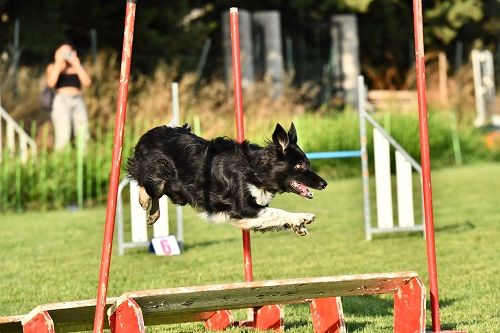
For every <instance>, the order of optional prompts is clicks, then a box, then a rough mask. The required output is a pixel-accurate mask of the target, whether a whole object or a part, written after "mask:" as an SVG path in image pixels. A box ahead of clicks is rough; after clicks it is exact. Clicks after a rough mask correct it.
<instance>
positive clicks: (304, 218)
mask: <svg viewBox="0 0 500 333" xmlns="http://www.w3.org/2000/svg"><path fill="white" fill-rule="evenodd" d="M315 218H316V215H314V214H311V213H295V214H294V216H293V219H292V223H291V225H290V228H291V229H292V231H293V232H294V233H295V234H297V235H299V236H306V235H307V229H306V228H305V226H304V225H306V224H310V223H312V222H313V221H314V219H315Z"/></svg>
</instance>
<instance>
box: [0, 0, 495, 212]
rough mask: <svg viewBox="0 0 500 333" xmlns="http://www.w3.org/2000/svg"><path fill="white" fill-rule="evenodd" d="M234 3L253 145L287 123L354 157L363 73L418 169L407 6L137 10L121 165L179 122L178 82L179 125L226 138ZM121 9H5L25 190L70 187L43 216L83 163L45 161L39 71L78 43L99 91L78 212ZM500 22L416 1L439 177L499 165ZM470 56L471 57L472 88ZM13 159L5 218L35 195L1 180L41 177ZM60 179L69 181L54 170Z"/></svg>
mask: <svg viewBox="0 0 500 333" xmlns="http://www.w3.org/2000/svg"><path fill="white" fill-rule="evenodd" d="M230 5H237V6H238V7H239V9H240V34H241V37H240V38H241V48H242V62H243V84H244V93H245V95H244V102H245V111H246V128H247V137H248V138H250V139H252V140H254V141H257V142H260V143H262V142H263V141H264V139H265V138H266V137H269V135H270V133H271V132H270V131H271V129H272V128H273V126H274V123H275V122H276V121H282V122H285V123H289V122H291V121H292V120H293V121H296V122H297V123H299V127H301V126H302V128H300V130H299V137H300V136H301V134H302V138H301V140H302V141H301V145H302V146H303V147H304V149H305V150H306V151H321V150H323V151H325V150H327V151H328V150H335V149H350V148H352V147H356V146H359V135H358V132H357V127H356V126H357V120H356V119H357V118H356V117H357V116H356V112H355V111H356V86H355V82H356V77H357V75H363V76H364V77H365V82H366V85H367V89H368V103H369V108H370V110H371V111H373V112H374V113H375V116H376V117H379V118H380V119H381V121H382V122H383V123H384V126H385V127H386V129H387V130H388V131H389V132H390V133H391V134H392V135H393V136H395V137H396V138H397V139H398V140H400V141H401V142H402V144H403V145H404V146H405V148H406V149H408V150H409V151H410V152H411V153H412V154H413V156H414V157H415V158H417V159H418V158H419V147H418V136H417V131H418V127H417V123H416V121H414V120H415V119H416V118H415V117H416V94H415V74H414V72H415V71H414V48H413V26H412V24H413V23H412V22H413V20H412V9H411V2H408V1H401V0H390V1H387V0H363V1H353V0H341V1H333V0H330V1H321V2H318V1H311V0H297V1H279V0H274V1H273V0H268V1H235V2H229V3H228V2H227V1H183V2H171V1H168V2H166V1H158V0H156V1H155V0H152V1H141V2H140V4H139V6H138V10H137V17H136V26H135V35H134V46H133V48H134V49H133V56H132V74H131V75H132V82H131V85H130V87H129V89H130V95H129V108H128V123H127V137H126V142H125V143H126V146H125V150H124V155H125V157H126V156H128V155H129V154H130V153H131V151H132V149H133V145H134V143H135V142H136V141H137V138H138V137H139V136H140V135H141V134H142V133H143V132H144V131H145V130H146V129H148V128H151V127H153V126H156V125H158V124H162V123H166V122H167V121H168V120H169V119H170V118H171V117H172V116H171V109H172V103H171V83H172V82H174V81H176V82H179V85H180V109H181V122H189V123H191V124H192V125H193V126H194V127H195V129H196V131H197V133H198V134H201V135H203V136H205V137H212V136H215V135H228V136H232V135H233V133H234V124H233V121H232V117H233V116H232V113H233V109H232V108H233V104H232V82H231V72H230V70H231V69H230V58H229V55H230V54H229V50H230V46H229V34H228V26H227V24H228V18H227V15H225V14H227V10H228V8H229V6H230ZM124 8H125V7H124V6H123V3H122V2H121V1H112V2H110V1H100V0H89V1H85V2H82V1H68V0H64V1H63V0H52V1H44V2H39V1H29V0H24V1H14V0H11V1H9V0H0V41H1V43H0V55H1V56H0V88H1V99H0V101H1V105H2V107H3V109H4V111H5V113H8V115H9V116H10V117H11V118H12V119H13V120H14V121H15V122H16V124H17V125H18V126H20V128H22V130H24V132H25V133H26V134H27V135H28V136H29V137H30V138H32V139H33V140H34V142H35V144H36V145H37V147H38V148H37V154H38V155H40V154H42V155H43V154H45V155H43V156H46V157H45V158H46V159H47V160H46V172H45V174H44V175H42V176H40V175H34V174H33V175H31V176H33V177H35V180H33V182H34V184H35V183H38V180H36V179H40V178H41V179H44V177H45V178H47V179H50V180H51V182H45V181H43V183H44V185H43V186H42V187H43V188H48V189H49V190H47V193H52V192H53V191H50V188H57V189H64V188H66V187H67V188H68V193H67V194H65V195H62V196H60V197H58V199H57V200H55V199H54V198H52V199H54V200H49V199H47V201H48V202H51V204H50V205H53V206H54V205H55V206H62V205H65V204H67V203H68V202H69V201H72V200H73V201H74V200H76V199H75V196H76V195H77V194H76V193H73V192H72V189H74V186H73V185H70V186H67V185H65V184H66V183H67V182H68V181H69V180H71V179H73V178H74V176H75V175H74V174H72V172H73V171H72V170H76V169H77V167H76V166H71V165H70V162H75V161H76V160H77V158H76V156H77V154H78V152H77V149H76V148H77V147H76V146H77V144H76V141H77V140H74V141H73V143H72V144H71V145H70V146H68V148H67V150H68V151H67V152H66V153H62V154H61V153H59V154H53V149H52V148H53V145H54V139H53V128H52V124H51V121H50V112H47V111H43V110H42V109H41V107H40V93H41V91H42V90H43V88H44V86H45V79H46V77H45V69H46V66H47V65H48V64H49V63H51V62H52V61H53V56H54V50H55V48H56V47H57V46H58V45H59V44H60V43H61V42H62V41H71V42H72V43H73V45H74V46H75V49H76V51H77V53H78V56H79V57H80V59H81V60H82V63H83V64H84V66H85V68H86V69H87V71H88V72H89V74H90V76H91V77H92V80H93V84H92V85H91V86H90V87H89V88H88V89H85V90H84V98H85V101H86V103H87V108H88V116H89V130H90V141H89V149H88V150H87V152H86V154H92V156H93V155H94V154H95V158H89V159H87V158H86V159H84V160H83V162H82V163H84V164H85V165H84V166H82V167H81V168H82V170H84V171H83V172H88V175H92V177H91V178H92V181H89V184H88V188H86V189H85V190H84V191H85V193H86V194H85V200H84V201H85V202H87V203H88V204H93V203H95V202H96V201H97V202H99V201H101V200H102V197H101V192H102V189H103V188H105V187H106V182H107V179H106V178H107V173H106V171H104V172H103V177H102V178H101V176H100V175H98V173H99V172H100V171H99V170H101V169H104V170H107V167H108V165H109V163H110V161H109V158H110V155H111V153H110V151H111V150H110V147H109V144H110V142H111V139H110V136H111V135H112V133H113V128H112V127H113V119H114V112H115V107H116V95H117V87H118V83H117V79H118V74H119V61H120V60H119V59H120V56H121V55H120V52H121V46H122V38H123V21H124V15H125V13H124ZM499 12H500V3H499V2H498V1H496V0H485V1H479V0H458V1H426V2H425V5H424V22H425V24H424V33H425V49H426V60H427V63H426V66H427V82H428V97H429V109H430V111H431V112H430V117H431V125H432V126H434V127H433V128H432V129H431V130H432V133H433V135H434V138H433V139H432V138H431V144H432V147H431V153H432V154H433V160H434V163H435V166H436V167H440V166H449V165H454V164H462V163H470V162H474V161H478V160H497V159H498V156H499V153H498V152H499V149H498V142H497V139H496V138H497V137H498V135H497V131H496V128H497V125H498V123H499V121H498V116H497V115H496V113H497V105H498V101H497V100H498V94H497V90H496V88H495V87H498V86H499V85H498V78H499V77H500V75H499V73H498V71H499V68H500V66H499V65H498V62H499V60H500V39H499V38H500V37H499V36H500V23H499V22H500V21H499V19H498V15H499ZM473 50H477V52H480V56H479V58H478V59H479V60H477V61H476V63H477V64H476V67H477V68H479V73H480V74H479V76H478V77H477V78H474V69H473V67H474V66H473V62H474V61H473V59H472V57H471V54H472V53H473ZM478 54H479V53H478ZM478 66H479V67H478ZM480 91H481V92H480ZM478 96H479V97H478ZM8 123H9V122H8V121H6V120H4V121H3V122H2V126H0V129H2V128H3V131H2V133H3V134H2V136H3V138H4V140H3V141H2V142H3V144H2V145H3V146H6V145H7V146H8V147H7V146H6V147H5V149H3V150H2V153H1V154H2V155H5V156H4V160H5V159H9V158H10V159H11V160H12V161H14V160H16V159H13V157H15V156H18V155H19V154H18V155H15V154H14V155H12V154H13V151H15V150H16V146H17V147H18V148H17V149H20V148H21V144H20V143H17V144H15V143H12V142H11V143H9V142H8V138H9V137H12V138H13V136H9V135H8V132H9V131H8V130H7V125H8ZM346 124H348V125H346ZM346 129H348V130H346ZM311 133H314V135H310V134H311ZM408 133H414V134H415V135H409V134H408ZM456 138H458V143H459V144H460V145H459V146H458V150H457V139H456ZM19 140H21V139H19ZM106 140H107V141H106ZM14 141H15V140H14ZM24 141H29V140H28V139H27V138H26V139H24ZM9 151H10V152H9ZM6 154H7V155H6ZM20 154H22V152H21V153H20ZM24 154H26V153H24ZM64 154H67V156H66V155H64ZM72 154H73V155H74V156H75V157H71V156H73V155H72ZM457 154H458V155H457ZM23 159H24V160H25V158H19V160H23ZM42 160H43V159H42ZM66 160H67V161H68V162H67V165H66V164H64V163H66V162H64V161H66ZM39 161H40V160H39ZM96 161H97V162H96ZM75 163H76V162H75ZM88 163H92V164H89V165H87V164H88ZM19 164H20V165H21V164H22V165H21V166H19V168H22V169H21V171H16V170H17V168H18V167H17V166H12V165H11V166H5V165H4V167H3V169H2V170H3V171H2V173H3V176H2V179H5V182H3V183H2V184H3V188H4V189H8V190H4V191H3V193H4V194H3V198H4V199H5V200H4V201H3V205H2V209H10V208H13V204H12V202H13V201H12V200H7V197H8V196H9V197H11V198H12V196H14V197H16V196H17V197H19V198H23V197H25V196H26V198H25V199H26V200H22V202H23V203H18V204H15V205H14V207H18V209H24V208H26V207H29V206H30V202H31V199H30V198H35V197H36V191H35V192H33V193H24V191H28V190H27V189H24V188H23V189H20V190H19V191H21V192H23V193H17V194H16V192H15V191H16V190H15V189H16V186H9V185H8V184H9V181H12V182H14V180H15V179H16V176H15V175H16V172H17V177H18V178H19V179H24V177H31V176H30V173H36V172H37V170H36V168H35V169H34V170H33V171H30V169H29V167H27V166H25V165H24V164H23V163H21V161H19ZM317 164H318V167H320V168H324V169H325V170H326V171H327V172H331V174H332V175H333V176H350V175H355V174H356V173H357V172H358V170H357V165H358V162H357V161H337V162H334V165H332V163H331V162H327V161H323V162H317ZM28 165H29V163H28ZM23 168H27V170H24V169H23ZM61 168H67V172H63V173H59V172H57V170H61ZM64 170H65V169H64ZM353 170H354V171H353ZM75 172H76V171H75ZM53 173H57V174H58V175H57V177H52V176H51V175H52V174H53ZM37 177H38V178H37ZM65 177H68V178H67V180H65V179H63V178H65ZM34 186H35V187H36V185H34ZM43 191H45V190H43ZM58 191H59V190H58ZM61 191H64V190H61ZM7 192H8V193H7ZM47 195H48V194H47ZM68 200H69V201H68ZM32 205H35V206H37V205H39V203H38V202H33V203H32ZM47 205H49V204H43V206H47Z"/></svg>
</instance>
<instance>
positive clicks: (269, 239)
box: [0, 164, 500, 333]
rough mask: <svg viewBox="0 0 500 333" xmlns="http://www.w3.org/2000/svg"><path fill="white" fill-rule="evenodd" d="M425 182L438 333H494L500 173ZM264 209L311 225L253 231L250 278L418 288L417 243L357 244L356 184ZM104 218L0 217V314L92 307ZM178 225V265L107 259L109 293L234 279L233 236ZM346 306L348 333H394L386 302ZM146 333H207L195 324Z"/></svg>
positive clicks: (226, 229) (499, 269) (296, 308)
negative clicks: (304, 217)
mask: <svg viewBox="0 0 500 333" xmlns="http://www.w3.org/2000/svg"><path fill="white" fill-rule="evenodd" d="M433 185H434V209H435V221H436V242H437V255H438V272H439V291H440V301H441V320H442V326H443V328H444V329H451V328H457V329H466V330H468V331H469V332H499V331H500V292H499V288H498V284H499V282H500V279H499V275H500V265H499V260H500V201H499V197H498V193H499V191H500V164H484V165H476V166H468V167H463V168H454V169H443V170H438V171H436V172H434V173H433ZM272 206H274V207H280V208H284V209H288V210H292V211H311V212H314V213H315V214H316V215H317V219H316V221H315V222H314V223H313V224H312V225H311V226H310V227H309V232H310V235H309V236H307V237H305V238H300V237H297V236H295V235H294V234H292V233H291V232H281V233H267V234H259V233H254V234H252V255H253V271H254V279H255V280H262V279H270V278H273V279H275V278H293V277H313V276H323V275H341V274H357V273H375V272H388V271H407V270H414V271H416V272H418V273H419V274H420V276H421V277H422V279H423V280H424V283H425V284H426V285H427V273H426V270H427V268H426V267H427V264H426V256H425V241H424V239H423V238H422V237H421V236H420V235H418V234H404V235H390V236H378V237H376V238H375V240H373V241H371V242H366V241H364V230H363V217H362V203H361V181H360V179H359V178H356V179H346V180H330V182H329V187H328V188H327V189H326V190H325V191H323V192H319V191H317V192H316V198H315V199H314V200H312V201H305V200H304V199H301V198H299V197H296V196H293V195H282V196H280V197H278V198H277V199H276V200H275V201H273V204H272ZM104 215H105V208H104V207H99V208H94V209H87V210H82V211H76V212H68V211H54V212H48V213H38V212H29V213H25V214H3V215H2V216H0V291H1V293H0V316H3V315H14V314H21V313H26V312H28V311H30V310H31V309H32V308H34V307H35V306H36V305H38V304H42V303H50V302H58V301H68V300H79V299H90V298H94V297H95V294H96V288H97V278H98V269H99V261H100V251H101V244H102V237H103V225H104ZM185 217H186V222H185V239H186V251H185V252H184V254H183V255H181V256H178V257H156V256H154V255H150V254H147V253H146V252H145V251H143V250H131V251H129V252H127V254H126V255H125V256H122V257H120V256H118V255H117V254H116V251H115V253H114V257H113V260H112V267H111V275H110V285H109V295H110V296H118V295H120V294H121V293H123V292H125V291H131V290H142V289H154V288H165V287H177V286H185V285H199V284H213V283H225V282H240V281H242V280H243V259H242V245H241V232H240V231H239V230H237V229H235V228H233V227H230V226H227V225H212V224H209V223H206V222H203V221H201V220H200V219H199V218H198V217H197V216H196V215H195V214H194V213H193V212H192V211H191V210H190V209H185ZM343 306H344V312H345V314H346V320H347V327H348V330H349V332H370V333H375V332H390V331H392V298H391V297H389V296H373V297H352V298H345V299H344V300H343ZM427 307H428V308H429V305H428V306H427ZM237 314H238V315H241V313H237ZM285 316H286V319H285V323H286V324H285V328H286V330H287V331H288V332H311V331H312V325H311V323H310V316H309V314H308V306H306V305H293V306H286V307H285ZM427 325H428V327H430V313H429V311H428V316H427ZM148 331H149V332H186V333H187V332H202V331H204V330H203V326H202V325H201V324H200V323H195V324H184V325H176V326H165V327H160V326H158V327H153V328H148ZM229 331H230V332H244V331H245V330H243V329H231V330H229Z"/></svg>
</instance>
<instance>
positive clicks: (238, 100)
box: [229, 7, 253, 282]
mask: <svg viewBox="0 0 500 333" xmlns="http://www.w3.org/2000/svg"><path fill="white" fill-rule="evenodd" d="M229 25H230V28H231V55H232V63H233V84H234V109H235V114H236V141H238V142H243V141H244V140H245V129H244V125H243V96H242V92H241V61H240V33H239V29H238V8H234V7H233V8H231V9H230V10H229ZM242 233H243V260H244V263H245V281H247V282H250V281H252V280H253V274H252V250H251V247H250V232H249V231H248V230H243V232H242Z"/></svg>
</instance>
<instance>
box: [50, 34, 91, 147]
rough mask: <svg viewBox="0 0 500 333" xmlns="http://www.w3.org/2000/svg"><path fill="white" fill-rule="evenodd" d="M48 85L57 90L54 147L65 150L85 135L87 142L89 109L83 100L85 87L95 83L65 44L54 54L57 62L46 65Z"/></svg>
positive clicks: (52, 114) (70, 47) (52, 116)
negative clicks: (72, 140)
mask: <svg viewBox="0 0 500 333" xmlns="http://www.w3.org/2000/svg"><path fill="white" fill-rule="evenodd" d="M46 78H47V79H46V83H47V86H49V87H51V88H53V89H55V92H56V94H55V97H54V102H53V104H52V111H51V114H50V116H51V118H52V123H53V125H54V136H55V140H54V141H55V142H54V148H55V150H61V149H63V148H64V147H65V146H66V144H67V143H68V142H69V140H70V138H71V131H73V135H74V136H75V137H77V135H83V142H86V141H87V139H88V137H89V134H88V117H87V107H86V106H85V101H84V100H83V95H82V87H88V86H90V84H91V83H92V80H91V78H90V76H89V75H88V73H87V71H85V69H84V68H83V66H82V64H81V63H80V59H79V58H78V56H77V54H76V51H75V49H74V48H73V47H72V46H71V45H70V44H69V43H64V44H62V45H61V46H59V47H58V48H57V50H56V52H55V53H54V62H53V63H51V64H49V65H48V66H47V70H46Z"/></svg>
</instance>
